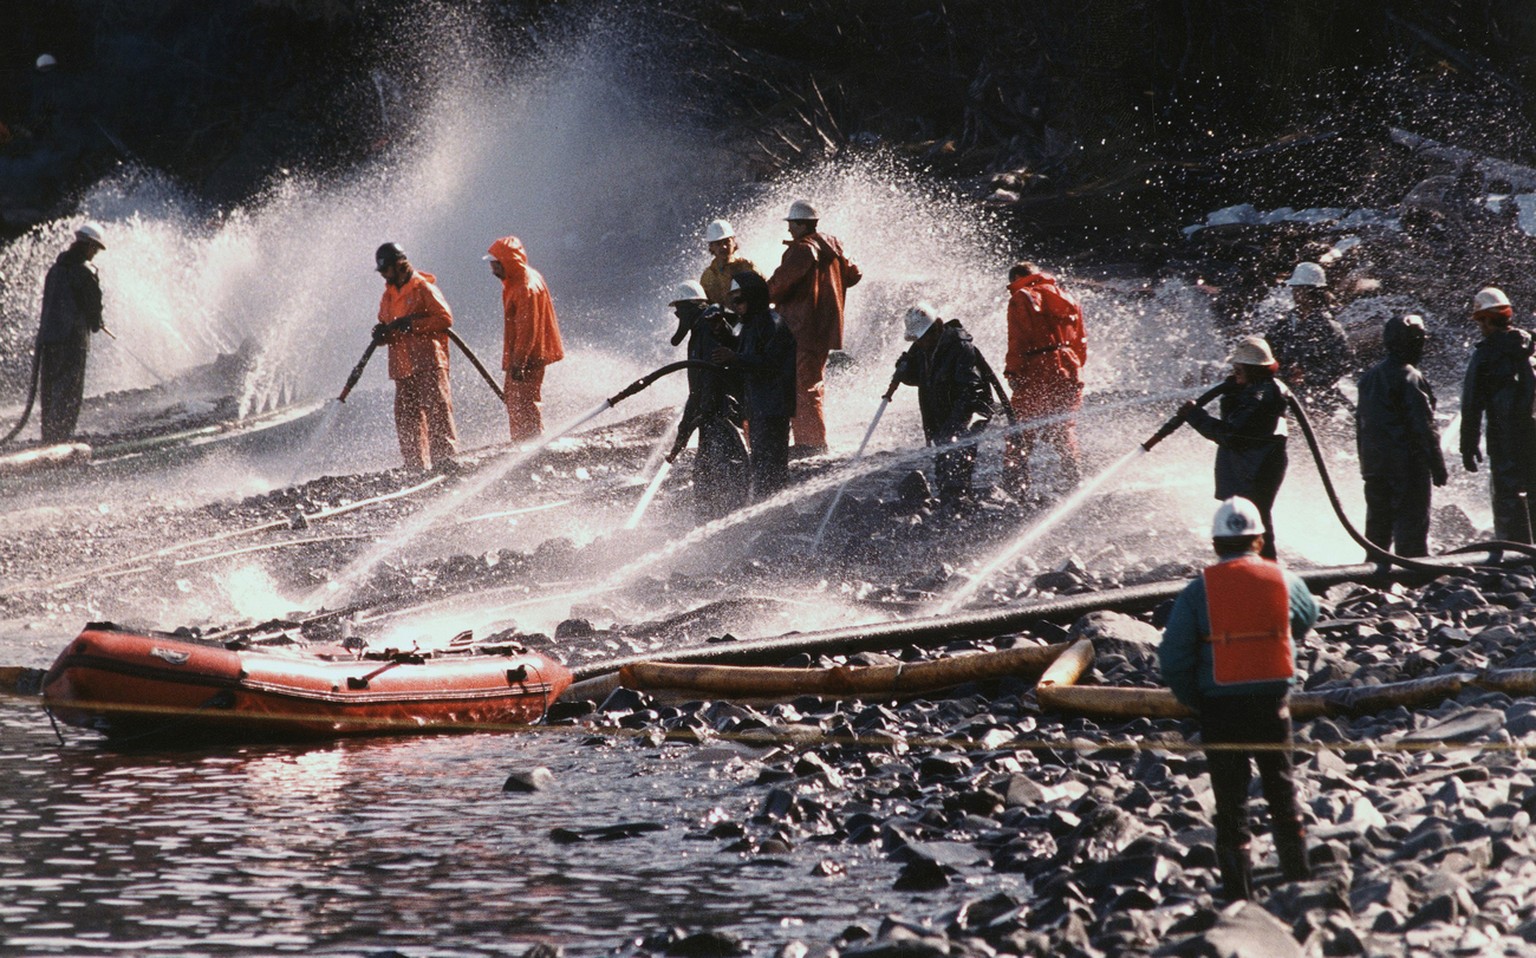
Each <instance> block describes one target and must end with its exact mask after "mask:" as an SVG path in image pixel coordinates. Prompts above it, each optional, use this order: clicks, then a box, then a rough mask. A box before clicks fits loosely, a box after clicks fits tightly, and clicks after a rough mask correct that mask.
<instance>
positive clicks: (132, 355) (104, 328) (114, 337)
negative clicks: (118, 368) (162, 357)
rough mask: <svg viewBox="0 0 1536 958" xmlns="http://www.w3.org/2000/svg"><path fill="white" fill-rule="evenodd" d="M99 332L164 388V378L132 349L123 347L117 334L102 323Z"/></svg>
mask: <svg viewBox="0 0 1536 958" xmlns="http://www.w3.org/2000/svg"><path fill="white" fill-rule="evenodd" d="M101 331H102V332H104V333H106V334H107V338H108V339H110V340H112V341H113V342H114V343H117V345H118V346H120V347H122V350H123V352H125V353H127V354H128V358H130V359H132V360H133V361H134V362H136V363H138V364H139V365H140V366H142V367H144V370H145V371H146V372H148V373H149V374H150V375H151V376H153V377H155V379H156V381H158V382H159V383H160V385H162V386H164V385H165V384H166V378H165V377H164V376H162V375H160V374H159V373H158V372H156V371H155V367H153V366H151V365H150V364H149V363H147V362H145V361H144V357H142V356H140V355H139V354H138V353H136V352H134V351H133V350H132V349H129V348H128V347H127V346H125V345H123V341H122V340H120V339H118V338H117V334H116V333H114V332H112V330H110V329H108V328H107V324H106V323H102V324H101Z"/></svg>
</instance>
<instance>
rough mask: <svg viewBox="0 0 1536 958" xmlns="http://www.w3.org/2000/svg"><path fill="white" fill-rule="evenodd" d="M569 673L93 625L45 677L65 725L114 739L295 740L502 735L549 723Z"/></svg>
mask: <svg viewBox="0 0 1536 958" xmlns="http://www.w3.org/2000/svg"><path fill="white" fill-rule="evenodd" d="M570 683H571V673H570V672H569V671H568V670H567V669H566V668H565V666H563V665H561V664H560V663H558V662H556V661H555V660H554V659H551V658H549V657H547V656H545V655H541V654H539V653H537V652H530V651H528V650H527V649H525V648H523V647H522V646H520V645H517V644H515V643H507V642H502V643H499V644H484V645H476V644H473V643H472V642H471V641H469V639H468V634H467V633H466V634H465V635H463V636H460V637H459V638H457V639H455V640H454V642H453V643H452V644H451V645H450V646H449V647H448V648H447V649H446V650H442V651H420V650H412V651H404V652H402V651H397V650H393V649H390V650H386V651H384V652H374V651H368V650H366V649H354V648H347V647H343V646H340V645H308V644H305V643H303V642H302V641H300V640H295V639H293V638H292V637H291V636H290V635H289V634H287V633H284V632H281V631H279V632H278V633H277V634H275V635H274V634H267V635H264V636H260V637H253V636H251V635H240V636H236V637H234V638H231V639H229V640H227V641H219V640H217V639H209V638H194V637H189V636H184V635H172V634H169V633H164V632H147V631H146V632H131V631H127V630H124V629H120V628H118V627H117V626H115V625H112V624H110V623H91V624H90V625H87V626H86V627H85V631H84V632H81V633H80V637H79V638H77V639H75V640H74V641H73V642H71V643H70V644H69V645H68V646H67V647H66V648H65V649H64V651H63V652H62V653H60V654H59V657H58V659H57V660H56V661H55V662H54V663H53V665H52V667H51V668H49V670H48V673H47V675H46V676H44V678H43V700H44V703H45V705H46V706H47V707H48V709H49V710H50V712H51V714H52V715H53V716H54V717H55V718H57V719H58V720H60V721H62V722H67V723H69V724H70V725H75V726H79V727H81V728H89V729H96V730H98V731H101V732H104V733H106V734H107V735H108V736H110V737H113V738H119V739H121V738H139V737H151V736H152V737H155V738H156V739H159V740H161V741H166V740H170V741H175V740H178V739H199V738H210V737H213V738H221V739H239V740H284V739H295V738H332V737H336V736H341V735H387V734H403V733H412V732H436V731H476V730H493V729H495V728H498V727H504V726H509V725H519V724H527V723H530V722H535V721H538V720H539V719H540V718H542V717H543V715H544V712H545V710H546V709H547V708H548V707H549V705H550V703H552V702H554V701H555V699H556V698H558V697H559V695H560V693H561V692H563V691H565V689H566V687H567V686H569V685H570Z"/></svg>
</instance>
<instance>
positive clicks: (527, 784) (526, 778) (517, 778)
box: [501, 765, 555, 792]
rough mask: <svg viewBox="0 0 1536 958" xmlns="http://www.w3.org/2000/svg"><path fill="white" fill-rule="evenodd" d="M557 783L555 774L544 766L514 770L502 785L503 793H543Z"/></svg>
mask: <svg viewBox="0 0 1536 958" xmlns="http://www.w3.org/2000/svg"><path fill="white" fill-rule="evenodd" d="M554 783H555V773H554V772H551V771H550V770H549V769H547V768H545V767H544V766H542V765H539V766H537V767H535V768H521V769H514V770H513V771H512V773H511V774H510V775H508V776H507V780H506V781H505V782H503V783H502V786H501V790H502V791H503V792H542V791H544V790H545V789H546V788H548V787H549V786H551V785H553V784H554Z"/></svg>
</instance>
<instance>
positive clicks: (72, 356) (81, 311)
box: [37, 223, 107, 443]
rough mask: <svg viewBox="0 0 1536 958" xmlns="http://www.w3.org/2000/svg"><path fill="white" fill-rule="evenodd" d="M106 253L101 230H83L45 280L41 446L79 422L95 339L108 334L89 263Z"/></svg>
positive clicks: (62, 437) (40, 335) (40, 337)
mask: <svg viewBox="0 0 1536 958" xmlns="http://www.w3.org/2000/svg"><path fill="white" fill-rule="evenodd" d="M106 248H107V244H106V241H105V240H104V239H103V238H102V232H101V227H100V226H99V225H97V224H96V223H82V224H80V226H79V228H78V229H76V230H75V240H74V242H73V243H70V244H69V248H68V249H66V250H64V252H62V253H60V254H59V256H58V259H56V260H54V263H53V265H52V266H50V267H49V268H48V275H47V277H46V278H45V279H44V280H43V314H42V323H41V325H40V326H39V327H38V331H37V375H38V392H39V396H38V398H39V401H40V406H41V411H40V412H41V419H42V423H41V425H42V431H43V442H49V443H53V442H64V441H66V440H68V439H69V437H70V436H72V435H74V433H75V423H76V422H77V421H78V420H79V418H80V403H81V400H82V399H84V397H85V361H86V356H87V355H88V354H89V352H90V348H91V334H92V333H99V332H101V331H102V329H103V328H105V324H104V323H103V322H102V305H101V278H100V276H99V275H98V274H97V272H96V267H95V266H94V265H93V264H92V263H91V260H92V259H94V258H95V256H96V254H97V253H100V252H101V251H102V250H104V249H106Z"/></svg>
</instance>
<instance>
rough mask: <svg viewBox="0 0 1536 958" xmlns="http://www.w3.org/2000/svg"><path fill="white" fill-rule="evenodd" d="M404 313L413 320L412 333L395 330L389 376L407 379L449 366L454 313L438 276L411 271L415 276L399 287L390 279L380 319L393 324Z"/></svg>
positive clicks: (391, 337)
mask: <svg viewBox="0 0 1536 958" xmlns="http://www.w3.org/2000/svg"><path fill="white" fill-rule="evenodd" d="M404 316H412V317H414V318H413V319H412V320H411V331H410V332H408V333H391V334H390V336H389V339H388V340H387V341H388V343H389V378H390V379H406V378H409V377H410V376H411V375H412V374H413V373H418V372H421V371H422V370H424V369H431V368H432V367H434V366H435V367H437V368H438V369H447V368H448V332H447V330H448V327H450V326H452V325H453V312H452V311H451V310H449V309H448V301H447V300H446V299H444V298H443V293H442V290H440V289H438V288H437V277H436V276H433V275H432V274H431V273H423V272H422V271H421V270H419V269H413V270H412V271H411V278H410V279H408V280H406V281H405V285H403V286H401V287H400V288H399V289H396V288H395V284H393V283H391V282H389V281H388V280H386V281H385V283H384V298H383V299H381V300H379V322H381V323H389V322H393V321H394V320H397V319H400V318H401V317H404Z"/></svg>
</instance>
